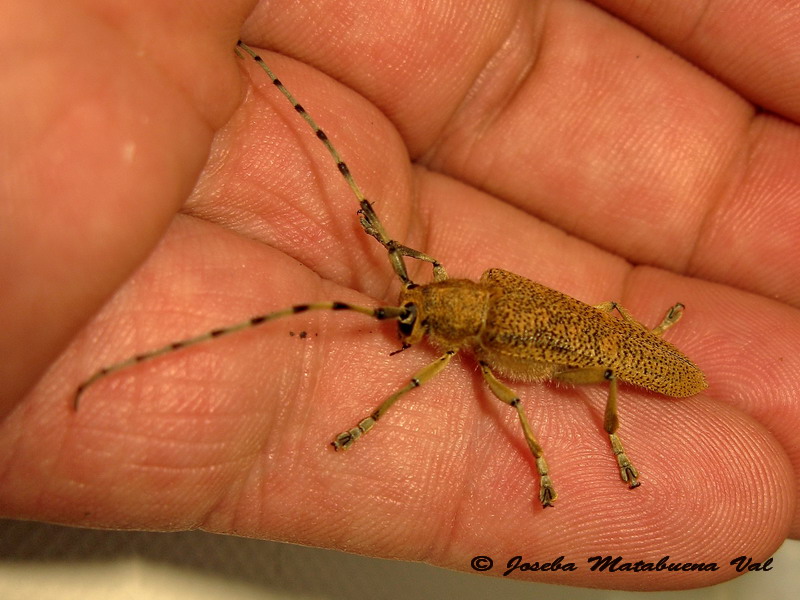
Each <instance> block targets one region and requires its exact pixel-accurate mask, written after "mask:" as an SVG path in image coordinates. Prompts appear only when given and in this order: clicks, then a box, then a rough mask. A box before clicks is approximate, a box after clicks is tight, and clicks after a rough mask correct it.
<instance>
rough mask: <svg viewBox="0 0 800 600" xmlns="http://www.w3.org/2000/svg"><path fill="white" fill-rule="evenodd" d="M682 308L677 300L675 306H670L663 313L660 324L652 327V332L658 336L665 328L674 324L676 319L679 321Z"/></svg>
mask: <svg viewBox="0 0 800 600" xmlns="http://www.w3.org/2000/svg"><path fill="white" fill-rule="evenodd" d="M683 309H684V306H683V304H681V303H680V302H678V303H677V304H676V305H675V306H673V307H672V308H670V309H669V310H668V311H667V314H666V315H664V320H663V321H661V325H659V326H658V327H655V328H653V334H654V335H658V336H660V335H661V334H663V333H664V332H665V331H666V330H667V329H669V328H670V327H672V326H673V325H675V323H677V322H678V321H680V319H681V317H682V316H683Z"/></svg>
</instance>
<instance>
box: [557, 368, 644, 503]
mask: <svg viewBox="0 0 800 600" xmlns="http://www.w3.org/2000/svg"><path fill="white" fill-rule="evenodd" d="M555 378H556V379H558V380H559V381H564V382H566V383H572V384H579V385H580V384H588V383H602V382H604V381H607V382H608V399H607V400H606V410H605V414H604V416H603V429H605V431H606V433H607V434H608V439H609V440H610V441H611V449H612V450H613V451H614V456H616V457H617V464H618V465H619V475H620V477H621V478H622V481H624V482H625V483H627V484H628V485H629V486H630V487H631V488H635V487H637V486H638V485H639V471H637V470H636V467H634V466H633V463H631V461H630V459H629V458H628V455H627V454H626V453H625V449H624V448H623V447H622V441H621V440H620V439H619V436H618V435H617V429H619V416H618V413H617V377H616V375H614V372H613V371H612V370H611V369H606V368H603V367H590V368H585V369H570V370H568V371H562V372H561V373H557V374H556V375H555Z"/></svg>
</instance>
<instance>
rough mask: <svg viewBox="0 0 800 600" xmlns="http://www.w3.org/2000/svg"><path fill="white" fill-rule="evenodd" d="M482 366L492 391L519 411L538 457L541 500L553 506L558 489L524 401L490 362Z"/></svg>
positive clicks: (531, 448) (528, 439)
mask: <svg viewBox="0 0 800 600" xmlns="http://www.w3.org/2000/svg"><path fill="white" fill-rule="evenodd" d="M480 367H481V373H483V378H484V379H485V380H486V383H487V384H488V386H489V389H490V390H492V393H493V394H494V395H495V396H497V397H498V398H499V399H500V400H502V401H503V402H505V403H506V404H508V405H509V406H512V407H513V408H514V409H515V410H516V411H517V415H518V416H519V422H520V424H521V425H522V432H523V433H524V435H525V441H526V442H527V443H528V448H530V450H531V454H533V457H534V458H535V459H536V469H537V470H538V471H539V502H541V503H542V507H544V508H546V507H548V506H553V502H555V500H556V490H555V488H554V487H553V481H552V480H551V479H550V474H549V472H548V468H547V461H546V460H545V459H544V452H543V451H542V447H541V446H540V445H539V442H537V441H536V437H535V436H534V435H533V430H532V429H531V426H530V423H528V417H526V416H525V411H524V410H523V408H522V402H521V401H520V399H519V396H517V394H516V393H515V392H514V390H512V389H511V388H509V387H508V386H506V385H505V384H503V383H502V382H501V381H499V380H498V379H497V377H495V376H494V373H492V371H491V369H490V368H489V365H488V364H486V363H485V362H483V361H481V362H480Z"/></svg>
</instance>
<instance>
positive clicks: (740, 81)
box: [594, 0, 800, 122]
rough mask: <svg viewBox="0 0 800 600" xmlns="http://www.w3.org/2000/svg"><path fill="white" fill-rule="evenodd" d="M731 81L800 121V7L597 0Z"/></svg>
mask: <svg viewBox="0 0 800 600" xmlns="http://www.w3.org/2000/svg"><path fill="white" fill-rule="evenodd" d="M594 3H595V4H597V5H598V6H601V7H603V8H604V9H606V10H609V11H610V12H612V13H613V14H615V15H617V16H619V17H620V18H621V19H623V20H624V21H626V22H628V23H630V24H631V25H633V26H635V27H636V28H637V29H641V30H642V31H644V32H645V33H647V34H648V35H650V36H651V37H653V38H654V39H656V40H658V41H660V42H662V43H664V44H665V45H666V46H668V47H670V48H671V49H673V50H674V51H675V52H677V53H678V54H680V55H681V56H683V57H684V58H686V59H687V60H689V61H690V62H692V63H694V64H696V65H698V66H699V67H701V68H702V69H703V70H705V71H707V72H708V73H711V74H712V75H714V76H715V77H717V78H719V79H720V80H722V81H723V82H725V83H726V84H727V85H728V86H729V87H731V88H733V89H734V90H736V91H737V92H738V93H739V94H741V95H742V96H744V97H745V98H746V99H747V100H749V101H750V102H752V103H753V104H755V105H758V106H762V107H764V108H766V109H767V110H770V111H773V112H775V113H778V114H780V115H783V116H784V117H786V118H787V119H790V120H793V121H794V122H799V121H800V94H798V92H797V90H798V82H800V42H799V41H798V39H797V30H798V28H800V12H798V10H797V6H796V5H795V4H793V3H791V2H764V1H758V2H747V1H739V0H721V1H720V0H715V1H712V2H704V3H692V4H685V3H683V2H655V3H654V2H622V1H619V0H596V1H595V2H594Z"/></svg>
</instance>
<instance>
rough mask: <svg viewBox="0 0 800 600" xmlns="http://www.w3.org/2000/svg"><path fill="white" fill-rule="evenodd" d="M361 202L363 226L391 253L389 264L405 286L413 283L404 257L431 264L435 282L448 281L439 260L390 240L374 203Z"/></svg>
mask: <svg viewBox="0 0 800 600" xmlns="http://www.w3.org/2000/svg"><path fill="white" fill-rule="evenodd" d="M360 201H361V210H359V211H358V212H359V213H361V226H362V227H363V228H364V231H365V232H366V233H367V234H368V235H371V236H372V237H374V238H375V239H376V240H378V241H379V242H380V243H381V245H382V246H383V247H384V248H386V251H387V252H388V253H389V262H390V263H391V265H392V268H393V269H394V272H395V273H397V276H398V277H399V278H400V281H402V282H403V283H404V284H408V283H411V280H410V279H409V278H408V274H407V273H406V266H405V262H404V261H403V257H404V256H408V257H409V258H414V259H416V260H421V261H425V262H429V263H431V264H432V265H433V279H434V280H435V281H444V280H445V279H447V271H445V270H444V267H443V266H442V265H441V263H440V262H439V261H438V260H436V259H435V258H433V257H430V256H428V255H427V254H425V253H423V252H420V251H419V250H414V249H413V248H409V247H408V246H403V245H402V244H400V243H398V242H396V241H395V240H393V239H392V238H390V237H389V234H387V233H386V230H385V229H384V228H383V225H382V224H381V222H380V220H379V219H378V215H376V214H375V210H374V209H373V208H372V203H371V202H370V201H369V200H367V199H366V198H360Z"/></svg>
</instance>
